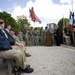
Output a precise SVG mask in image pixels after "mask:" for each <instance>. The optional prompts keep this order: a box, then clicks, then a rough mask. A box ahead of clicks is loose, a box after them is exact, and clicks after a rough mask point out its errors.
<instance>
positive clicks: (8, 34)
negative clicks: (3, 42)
mask: <svg viewBox="0 0 75 75" xmlns="http://www.w3.org/2000/svg"><path fill="white" fill-rule="evenodd" d="M4 31H5V33H6V34H7V36H8V41H9V43H10V45H15V39H14V38H13V37H12V36H11V34H10V33H9V32H8V31H7V30H4Z"/></svg>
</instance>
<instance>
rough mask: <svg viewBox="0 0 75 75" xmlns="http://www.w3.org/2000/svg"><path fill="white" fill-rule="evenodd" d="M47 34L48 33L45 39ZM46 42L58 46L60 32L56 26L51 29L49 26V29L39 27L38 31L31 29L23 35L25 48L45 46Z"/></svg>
mask: <svg viewBox="0 0 75 75" xmlns="http://www.w3.org/2000/svg"><path fill="white" fill-rule="evenodd" d="M47 33H50V34H51V35H49V36H48V37H50V38H51V39H50V38H49V40H48V39H47ZM47 40H48V42H50V41H52V42H50V43H51V44H52V45H57V46H60V30H59V28H58V26H57V25H56V27H55V28H52V27H51V25H50V26H49V28H47V27H45V29H43V27H41V28H40V29H39V30H38V29H37V28H35V29H33V27H31V28H29V29H27V30H26V34H25V42H26V45H27V46H47Z"/></svg>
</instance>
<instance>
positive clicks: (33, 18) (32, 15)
mask: <svg viewBox="0 0 75 75" xmlns="http://www.w3.org/2000/svg"><path fill="white" fill-rule="evenodd" d="M29 14H30V15H29V17H30V18H31V20H32V21H34V22H35V15H34V11H33V10H32V9H29Z"/></svg>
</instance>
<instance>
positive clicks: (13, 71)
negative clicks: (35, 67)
mask: <svg viewBox="0 0 75 75" xmlns="http://www.w3.org/2000/svg"><path fill="white" fill-rule="evenodd" d="M12 73H13V74H15V75H20V74H21V71H20V69H19V68H17V67H14V68H13V70H12Z"/></svg>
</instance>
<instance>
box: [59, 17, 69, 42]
mask: <svg viewBox="0 0 75 75" xmlns="http://www.w3.org/2000/svg"><path fill="white" fill-rule="evenodd" d="M63 22H64V25H65V26H66V28H68V26H69V19H68V18H64V19H63V18H62V19H60V20H59V22H58V27H59V28H60V40H61V43H63V38H62V26H63Z"/></svg>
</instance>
